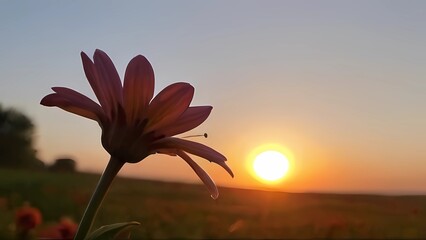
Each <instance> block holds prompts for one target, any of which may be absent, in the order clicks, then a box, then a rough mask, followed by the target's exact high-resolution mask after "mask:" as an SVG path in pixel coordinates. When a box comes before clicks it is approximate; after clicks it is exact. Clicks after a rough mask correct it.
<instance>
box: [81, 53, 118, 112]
mask: <svg viewBox="0 0 426 240" xmlns="http://www.w3.org/2000/svg"><path fill="white" fill-rule="evenodd" d="M80 55H81V61H82V62H83V69H84V73H85V74H86V78H87V80H88V81H89V84H90V86H91V87H92V89H93V92H94V93H95V95H96V97H97V98H98V100H99V103H100V104H101V106H102V108H103V109H104V112H105V113H106V114H107V116H108V117H109V118H110V119H111V118H112V117H111V113H112V109H113V106H112V105H111V103H110V102H109V100H108V98H107V94H108V89H106V87H105V84H104V83H103V81H102V80H101V79H100V78H99V77H98V74H97V72H96V68H95V65H94V64H93V62H92V60H90V58H89V57H88V56H87V55H86V54H85V53H84V52H81V54H80Z"/></svg>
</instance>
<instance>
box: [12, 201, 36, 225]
mask: <svg viewBox="0 0 426 240" xmlns="http://www.w3.org/2000/svg"><path fill="white" fill-rule="evenodd" d="M40 223H41V213H40V211H39V210H38V209H37V208H33V207H30V206H29V205H28V204H25V205H24V206H22V207H21V208H19V209H18V210H16V212H15V226H16V228H17V230H18V231H29V230H31V229H33V228H35V227H36V226H38V225H39V224H40Z"/></svg>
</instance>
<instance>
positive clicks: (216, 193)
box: [176, 151, 219, 199]
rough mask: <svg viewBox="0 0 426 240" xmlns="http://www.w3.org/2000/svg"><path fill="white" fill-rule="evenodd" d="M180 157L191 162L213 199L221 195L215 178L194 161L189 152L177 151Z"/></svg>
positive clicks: (190, 164)
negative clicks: (214, 180)
mask: <svg viewBox="0 0 426 240" xmlns="http://www.w3.org/2000/svg"><path fill="white" fill-rule="evenodd" d="M176 153H177V155H179V157H181V158H182V159H183V160H185V162H187V163H188V164H189V166H190V167H191V168H192V170H194V172H195V173H196V174H197V175H198V177H199V178H200V179H201V181H202V182H203V183H204V185H205V186H206V187H207V189H208V190H209V192H210V194H211V196H212V198H213V199H217V198H218V197H219V191H218V190H217V187H216V184H215V183H214V182H213V179H211V177H210V176H209V175H208V174H207V173H206V172H205V171H204V170H203V169H202V168H201V167H200V166H199V165H198V164H197V163H196V162H195V161H194V160H192V159H191V158H190V157H189V156H188V154H186V153H184V152H182V151H177V152H176Z"/></svg>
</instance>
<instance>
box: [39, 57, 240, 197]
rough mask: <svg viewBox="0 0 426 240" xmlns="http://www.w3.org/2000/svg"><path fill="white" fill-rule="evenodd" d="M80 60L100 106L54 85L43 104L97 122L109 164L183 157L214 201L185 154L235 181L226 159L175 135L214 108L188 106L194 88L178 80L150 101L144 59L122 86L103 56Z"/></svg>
mask: <svg viewBox="0 0 426 240" xmlns="http://www.w3.org/2000/svg"><path fill="white" fill-rule="evenodd" d="M81 58H82V62H83V68H84V72H85V75H86V77H87V79H88V81H89V83H90V85H91V87H92V89H93V91H94V93H95V95H96V97H97V99H98V100H99V103H100V105H99V104H98V103H96V102H94V101H93V100H91V99H90V98H88V97H86V96H84V95H83V94H81V93H79V92H76V91H74V90H72V89H69V88H65V87H53V88H52V90H53V91H54V92H55V93H52V94H49V95H47V96H45V97H44V98H43V99H42V100H41V104H42V105H44V106H55V107H59V108H62V109H63V110H65V111H68V112H71V113H74V114H77V115H80V116H82V117H86V118H89V119H92V120H95V121H97V122H98V123H99V125H100V127H101V129H102V137H101V140H102V145H103V147H104V148H105V150H106V151H107V152H108V153H109V154H110V155H111V160H114V161H121V162H123V163H125V162H127V163H137V162H139V161H141V160H142V159H144V158H146V157H147V156H149V155H151V154H155V153H161V154H167V155H172V156H179V157H181V158H182V159H183V160H184V161H186V162H187V163H188V164H189V166H190V167H191V168H192V169H193V170H194V171H195V173H196V174H197V175H198V176H199V178H200V179H201V180H202V181H203V183H204V184H205V185H206V186H207V188H208V190H209V191H210V193H211V195H212V197H213V198H217V197H218V195H219V193H218V190H217V187H216V185H215V183H214V182H213V180H212V179H211V178H210V177H209V175H208V174H207V173H206V172H205V171H204V170H203V169H202V168H201V167H200V166H199V165H198V164H197V163H196V162H195V161H194V160H192V158H191V157H190V156H189V155H188V154H187V153H189V154H193V155H196V156H199V157H202V158H205V159H207V160H209V161H210V162H214V163H216V164H218V165H220V166H221V167H223V168H224V169H225V170H226V171H227V172H228V173H229V174H230V175H231V176H232V177H233V173H232V170H231V169H230V168H229V167H228V166H227V165H226V163H225V161H226V158H225V156H223V155H222V154H220V153H219V152H217V151H215V150H214V149H212V148H210V147H208V146H205V145H203V144H200V143H197V142H193V141H189V140H186V139H182V138H177V137H173V136H174V135H177V134H181V133H184V132H187V131H189V130H191V129H193V128H195V127H197V126H199V125H200V124H201V123H203V122H204V121H205V120H206V119H207V117H208V116H209V114H210V112H211V110H212V107H211V106H195V107H194V106H190V103H191V101H192V98H193V95H194V87H192V86H191V85H190V84H189V83H184V82H178V83H174V84H171V85H169V86H167V87H166V88H164V89H163V90H162V91H161V92H160V93H158V95H157V96H155V97H154V71H153V69H152V66H151V64H150V63H149V61H148V60H147V59H146V58H145V57H144V56H142V55H138V56H136V57H134V58H133V59H132V60H131V61H130V62H129V64H128V65H127V68H126V72H125V75H124V83H123V86H122V84H121V80H120V77H119V75H118V73H117V70H116V69H115V66H114V64H113V62H112V61H111V59H110V58H109V57H108V55H107V54H106V53H105V52H103V51H101V50H96V51H95V53H94V56H93V62H92V60H90V58H89V57H88V56H87V55H86V54H85V53H84V52H82V53H81Z"/></svg>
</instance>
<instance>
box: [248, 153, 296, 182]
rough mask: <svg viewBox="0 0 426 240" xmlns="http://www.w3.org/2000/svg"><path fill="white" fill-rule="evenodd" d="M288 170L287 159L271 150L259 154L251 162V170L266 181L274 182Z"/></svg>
mask: <svg viewBox="0 0 426 240" xmlns="http://www.w3.org/2000/svg"><path fill="white" fill-rule="evenodd" d="M288 168H289V162H288V159H287V157H286V156H284V155H283V154H282V153H280V152H278V151H273V150H269V151H264V152H262V153H260V154H259V155H257V156H256V158H255V159H254V162H253V169H254V172H255V173H256V175H257V176H258V177H260V178H261V179H263V180H267V181H276V180H279V179H281V178H283V177H284V176H285V174H286V173H287V171H288Z"/></svg>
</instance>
